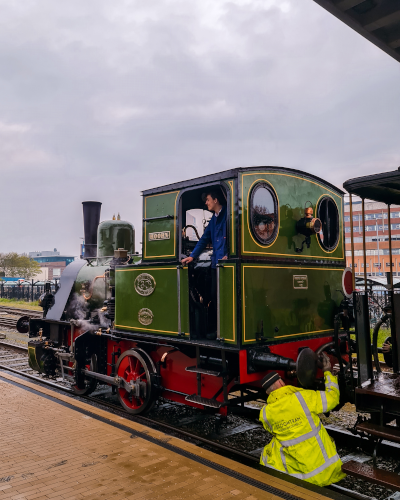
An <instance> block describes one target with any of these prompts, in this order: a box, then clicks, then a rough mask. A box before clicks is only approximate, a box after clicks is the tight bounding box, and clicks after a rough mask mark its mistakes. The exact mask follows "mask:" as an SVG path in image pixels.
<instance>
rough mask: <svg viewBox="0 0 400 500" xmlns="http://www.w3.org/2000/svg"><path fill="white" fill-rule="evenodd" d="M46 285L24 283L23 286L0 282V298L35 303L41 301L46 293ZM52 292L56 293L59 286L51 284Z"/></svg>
mask: <svg viewBox="0 0 400 500" xmlns="http://www.w3.org/2000/svg"><path fill="white" fill-rule="evenodd" d="M44 287H45V284H44V283H43V282H40V283H35V282H32V283H23V284H17V283H16V284H8V283H1V282H0V298H1V299H14V300H24V301H26V302H34V301H36V300H39V297H40V296H41V295H42V294H43V293H44ZM50 288H51V291H52V292H53V293H55V292H56V291H57V288H58V285H57V284H54V283H51V284H50Z"/></svg>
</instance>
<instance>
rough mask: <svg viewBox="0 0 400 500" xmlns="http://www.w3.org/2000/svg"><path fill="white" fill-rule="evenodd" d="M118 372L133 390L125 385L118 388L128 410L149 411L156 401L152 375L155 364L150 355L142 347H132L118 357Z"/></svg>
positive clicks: (120, 397) (134, 411)
mask: <svg viewBox="0 0 400 500" xmlns="http://www.w3.org/2000/svg"><path fill="white" fill-rule="evenodd" d="M116 372H117V373H116V374H117V376H118V377H120V378H123V379H124V380H125V382H127V383H128V384H129V385H132V386H134V389H133V390H132V391H128V390H127V389H126V388H125V387H120V388H119V389H118V397H119V400H120V402H121V404H122V406H123V407H124V408H125V410H126V411H128V412H129V413H133V414H139V413H144V412H147V411H149V410H150V409H151V408H152V407H153V405H154V403H155V397H154V388H153V384H152V380H151V375H152V374H153V373H154V372H155V366H154V363H153V361H152V359H151V358H150V356H149V355H148V354H147V353H146V352H145V351H143V350H142V349H130V350H129V351H125V352H123V353H122V354H121V356H120V357H119V358H118V362H117V366H116Z"/></svg>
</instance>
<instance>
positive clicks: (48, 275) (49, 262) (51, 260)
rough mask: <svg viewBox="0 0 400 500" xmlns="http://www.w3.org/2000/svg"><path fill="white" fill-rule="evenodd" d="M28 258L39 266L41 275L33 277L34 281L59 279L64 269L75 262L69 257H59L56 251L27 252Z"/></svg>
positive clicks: (73, 258)
mask: <svg viewBox="0 0 400 500" xmlns="http://www.w3.org/2000/svg"><path fill="white" fill-rule="evenodd" d="M29 257H30V258H31V259H33V260H36V262H38V263H39V264H40V267H41V270H42V273H41V274H40V275H37V276H36V277H35V280H36V281H42V280H43V281H44V280H52V279H54V278H59V277H60V276H61V275H62V273H63V271H64V269H65V268H66V267H67V266H68V264H70V263H71V262H73V261H74V260H75V257H73V256H71V255H61V254H60V252H58V251H57V248H55V249H54V251H43V252H29Z"/></svg>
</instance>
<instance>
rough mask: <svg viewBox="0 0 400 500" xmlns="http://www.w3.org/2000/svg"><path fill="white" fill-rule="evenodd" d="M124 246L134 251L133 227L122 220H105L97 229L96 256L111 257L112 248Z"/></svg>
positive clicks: (129, 252) (130, 252) (116, 248)
mask: <svg viewBox="0 0 400 500" xmlns="http://www.w3.org/2000/svg"><path fill="white" fill-rule="evenodd" d="M118 248H124V249H125V250H127V251H128V254H134V253H135V228H134V227H133V225H132V224H131V223H130V222H127V221H124V220H105V221H103V222H100V224H99V227H98V230H97V257H98V258H104V257H113V255H114V250H118Z"/></svg>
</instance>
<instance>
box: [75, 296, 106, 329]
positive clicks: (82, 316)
mask: <svg viewBox="0 0 400 500" xmlns="http://www.w3.org/2000/svg"><path fill="white" fill-rule="evenodd" d="M90 312H91V310H90V307H89V302H88V301H87V300H85V298H84V297H83V296H82V295H80V294H78V293H74V294H73V296H72V298H71V300H70V301H69V304H68V307H67V314H68V316H69V318H70V320H72V321H74V323H75V324H76V326H78V327H79V328H81V329H82V330H85V331H94V330H97V329H98V328H99V326H100V327H102V328H108V327H109V326H110V321H109V320H108V319H107V318H106V317H105V313H104V312H103V311H102V310H101V309H95V310H94V311H93V312H95V313H96V314H97V315H98V317H99V321H100V324H99V323H92V322H91V321H90V320H89V318H90Z"/></svg>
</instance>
